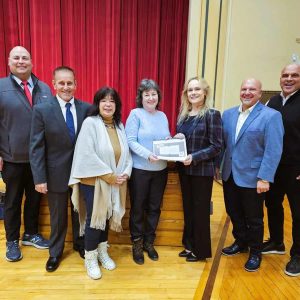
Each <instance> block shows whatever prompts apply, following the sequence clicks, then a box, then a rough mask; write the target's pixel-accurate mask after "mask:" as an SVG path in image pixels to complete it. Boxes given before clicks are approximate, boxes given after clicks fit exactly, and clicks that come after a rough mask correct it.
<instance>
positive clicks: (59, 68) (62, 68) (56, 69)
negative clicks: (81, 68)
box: [53, 66, 75, 78]
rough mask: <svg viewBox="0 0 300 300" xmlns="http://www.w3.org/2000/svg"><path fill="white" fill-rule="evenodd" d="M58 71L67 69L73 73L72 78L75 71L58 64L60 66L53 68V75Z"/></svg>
mask: <svg viewBox="0 0 300 300" xmlns="http://www.w3.org/2000/svg"><path fill="white" fill-rule="evenodd" d="M59 71H69V72H72V73H73V75H74V78H75V71H74V70H73V69H72V68H70V67H67V66H60V67H57V68H55V69H54V71H53V77H55V74H56V73H57V72H59Z"/></svg>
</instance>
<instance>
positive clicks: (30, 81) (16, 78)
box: [13, 75, 33, 95]
mask: <svg viewBox="0 0 300 300" xmlns="http://www.w3.org/2000/svg"><path fill="white" fill-rule="evenodd" d="M13 78H14V79H15V81H16V82H17V83H18V85H20V86H21V88H22V89H23V90H24V86H23V83H22V80H21V79H20V78H18V77H17V76H15V75H13ZM25 81H27V82H28V84H27V86H28V89H29V92H30V94H31V95H32V90H33V81H32V78H31V76H30V77H29V78H28V79H27V80H25Z"/></svg>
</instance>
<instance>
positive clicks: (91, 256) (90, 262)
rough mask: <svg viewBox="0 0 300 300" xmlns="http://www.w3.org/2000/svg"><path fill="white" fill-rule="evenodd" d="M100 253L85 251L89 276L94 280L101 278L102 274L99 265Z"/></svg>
mask: <svg viewBox="0 0 300 300" xmlns="http://www.w3.org/2000/svg"><path fill="white" fill-rule="evenodd" d="M97 255H98V251H97V249H96V250H92V251H85V258H84V265H85V268H86V272H87V274H88V276H89V277H90V278H92V279H99V278H101V276H102V274H101V271H100V268H99V265H98V259H97Z"/></svg>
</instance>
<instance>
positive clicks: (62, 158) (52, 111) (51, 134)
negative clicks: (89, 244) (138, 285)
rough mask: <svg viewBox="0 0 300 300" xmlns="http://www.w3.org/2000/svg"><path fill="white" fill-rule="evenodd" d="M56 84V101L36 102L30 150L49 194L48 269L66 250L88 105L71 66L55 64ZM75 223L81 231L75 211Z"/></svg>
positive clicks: (39, 186)
mask: <svg viewBox="0 0 300 300" xmlns="http://www.w3.org/2000/svg"><path fill="white" fill-rule="evenodd" d="M53 86H54V89H55V90H56V97H54V99H53V101H51V102H49V103H45V104H41V105H37V106H36V107H35V109H34V111H33V118H32V128H31V130H32V131H31V136H30V151H29V152H30V163H31V168H32V173H33V178H34V183H35V188H36V190H37V191H38V192H40V193H43V194H46V193H47V194H48V203H49V209H50V225H51V235H50V249H49V250H50V251H49V252H50V257H49V259H48V261H47V264H46V270H47V271H48V272H52V271H55V270H56V269H57V267H58V265H59V262H60V259H61V256H62V254H63V249H64V242H65V237H66V233H67V225H68V214H67V211H68V198H69V187H68V182H69V177H70V172H71V165H72V159H73V151H74V145H75V140H76V137H77V135H78V133H79V131H80V128H81V125H82V122H83V120H84V118H85V117H86V115H87V111H88V108H89V104H87V103H84V102H82V101H80V100H77V99H74V93H75V90H76V80H75V74H74V71H73V70H72V69H71V68H69V67H64V66H62V67H58V68H56V69H55V70H54V72H53ZM73 213H74V212H73V209H72V214H73ZM72 225H73V234H76V235H78V234H79V222H78V214H76V215H75V214H73V218H72ZM77 242H78V241H77ZM73 243H74V244H73V247H74V249H75V250H79V251H80V252H83V251H84V245H83V241H81V245H76V240H75V241H74V240H73ZM78 247H80V249H79V248H78ZM77 248H78V249H77Z"/></svg>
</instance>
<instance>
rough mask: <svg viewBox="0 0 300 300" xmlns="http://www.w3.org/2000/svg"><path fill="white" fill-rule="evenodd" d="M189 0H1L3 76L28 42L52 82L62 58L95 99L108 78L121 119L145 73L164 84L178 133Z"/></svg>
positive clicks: (166, 106) (83, 92) (165, 106)
mask: <svg viewBox="0 0 300 300" xmlns="http://www.w3.org/2000/svg"><path fill="white" fill-rule="evenodd" d="M188 5H189V3H188V0H51V1H49V0H0V49H1V51H0V77H4V76H7V74H8V73H9V69H8V68H7V57H8V54H9V51H10V50H11V48H12V47H14V46H16V45H22V46H24V47H26V48H27V49H28V50H29V51H30V52H31V54H32V58H33V64H34V69H33V72H34V73H35V74H36V75H37V76H38V77H39V78H40V79H41V80H43V81H45V82H47V83H48V84H49V85H51V80H52V70H53V69H54V68H55V67H57V66H59V65H67V66H70V67H72V68H74V69H75V72H76V77H77V82H78V88H77V94H76V96H77V97H78V98H81V99H83V100H85V101H88V102H92V100H93V95H94V93H95V91H96V90H97V89H99V88H100V87H101V86H103V85H109V86H112V87H114V88H116V89H117V90H118V91H119V93H120V95H121V98H122V102H123V120H126V118H127V116H128V114H129V112H130V110H131V109H132V108H134V107H135V95H136V89H137V85H138V83H139V81H140V80H141V79H142V78H152V79H154V80H156V81H157V82H158V84H159V85H160V87H161V90H162V95H163V100H162V105H161V109H162V110H163V111H164V112H165V113H166V114H167V116H168V118H169V122H170V128H171V130H172V131H173V132H174V129H175V126H176V117H177V113H178V108H179V105H180V94H181V90H182V87H183V83H184V75H185V61H186V44H187V22H188Z"/></svg>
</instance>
